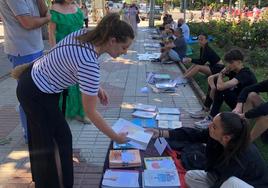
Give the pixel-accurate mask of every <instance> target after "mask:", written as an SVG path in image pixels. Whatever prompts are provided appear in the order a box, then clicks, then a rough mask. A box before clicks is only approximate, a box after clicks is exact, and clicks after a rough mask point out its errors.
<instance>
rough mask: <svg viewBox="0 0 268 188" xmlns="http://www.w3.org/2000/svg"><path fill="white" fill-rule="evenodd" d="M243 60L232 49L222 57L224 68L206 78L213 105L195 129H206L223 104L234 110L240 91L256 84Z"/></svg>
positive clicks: (196, 124)
mask: <svg viewBox="0 0 268 188" xmlns="http://www.w3.org/2000/svg"><path fill="white" fill-rule="evenodd" d="M243 60H244V56H243V54H242V53H241V51H240V50H237V49H233V50H231V51H229V52H227V53H226V54H225V56H224V61H225V62H227V66H226V68H224V69H223V70H222V71H221V72H220V73H218V74H214V75H212V76H210V77H209V78H208V83H209V86H210V88H211V91H210V97H211V98H212V99H213V104H212V107H211V110H210V113H209V115H208V116H207V117H205V119H203V120H201V121H198V122H195V126H196V128H200V129H206V128H207V127H208V125H209V124H210V123H211V122H212V119H213V117H214V116H216V115H217V114H218V113H219V112H220V108H221V105H222V103H223V102H226V104H227V105H228V106H229V107H230V108H231V109H234V108H235V106H236V103H237V98H238V96H239V94H240V92H241V90H242V89H243V88H245V87H247V86H250V85H252V84H255V83H256V82H257V79H256V77H255V75H254V74H253V73H252V71H251V70H250V69H249V68H247V67H244V65H243ZM225 77H228V78H229V80H228V81H225Z"/></svg>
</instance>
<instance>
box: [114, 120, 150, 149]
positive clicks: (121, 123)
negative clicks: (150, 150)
mask: <svg viewBox="0 0 268 188" xmlns="http://www.w3.org/2000/svg"><path fill="white" fill-rule="evenodd" d="M112 129H113V130H114V131H115V132H116V133H120V132H127V133H128V134H127V138H129V139H130V141H129V142H128V143H129V144H131V145H132V146H133V147H134V148H137V149H141V150H146V148H147V145H148V143H149V142H150V140H151V138H152V136H153V133H151V132H144V131H145V129H144V128H142V127H139V126H137V125H135V124H133V123H131V122H130V121H127V120H125V119H122V118H119V119H118V120H117V121H116V122H115V124H114V125H113V127H112Z"/></svg>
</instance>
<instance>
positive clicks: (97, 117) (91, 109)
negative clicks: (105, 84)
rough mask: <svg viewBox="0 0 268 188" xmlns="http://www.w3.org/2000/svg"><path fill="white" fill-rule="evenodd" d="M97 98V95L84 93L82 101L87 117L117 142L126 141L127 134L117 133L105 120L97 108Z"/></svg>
mask: <svg viewBox="0 0 268 188" xmlns="http://www.w3.org/2000/svg"><path fill="white" fill-rule="evenodd" d="M97 100H98V97H97V96H89V95H86V94H84V93H82V103H83V107H84V111H85V114H86V115H87V117H88V118H89V119H90V120H91V121H92V123H93V124H94V125H95V126H96V127H97V128H98V129H99V130H100V131H101V132H103V133H104V134H105V135H107V136H108V137H110V138H111V139H112V140H114V141H116V142H117V143H124V142H126V134H116V133H115V132H114V131H113V129H112V128H111V127H110V126H109V125H108V124H107V123H106V122H105V120H104V119H103V117H102V116H101V114H100V113H99V112H98V111H97V110H96V105H97Z"/></svg>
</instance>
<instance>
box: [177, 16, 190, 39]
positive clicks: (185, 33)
mask: <svg viewBox="0 0 268 188" xmlns="http://www.w3.org/2000/svg"><path fill="white" fill-rule="evenodd" d="M177 26H178V27H179V28H181V29H182V35H183V37H184V39H185V40H186V42H187V41H188V40H189V39H190V28H189V26H188V25H187V24H186V23H185V20H184V19H183V18H180V19H179V20H178V25H177Z"/></svg>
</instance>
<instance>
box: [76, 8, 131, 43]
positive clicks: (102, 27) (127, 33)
mask: <svg viewBox="0 0 268 188" xmlns="http://www.w3.org/2000/svg"><path fill="white" fill-rule="evenodd" d="M134 36H135V35H134V31H133V29H132V27H131V26H130V25H129V24H128V23H126V22H125V21H122V20H120V15H119V14H117V13H110V14H108V15H106V16H105V17H104V18H103V19H102V20H101V21H100V23H99V24H98V25H97V27H95V28H94V29H93V30H91V31H88V32H87V33H85V34H83V35H80V36H78V37H77V39H78V40H79V41H80V42H82V43H87V42H90V43H92V44H94V45H102V44H104V43H106V42H107V41H108V40H109V38H111V37H114V38H115V39H116V41H117V42H126V41H127V39H128V38H130V39H134Z"/></svg>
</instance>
